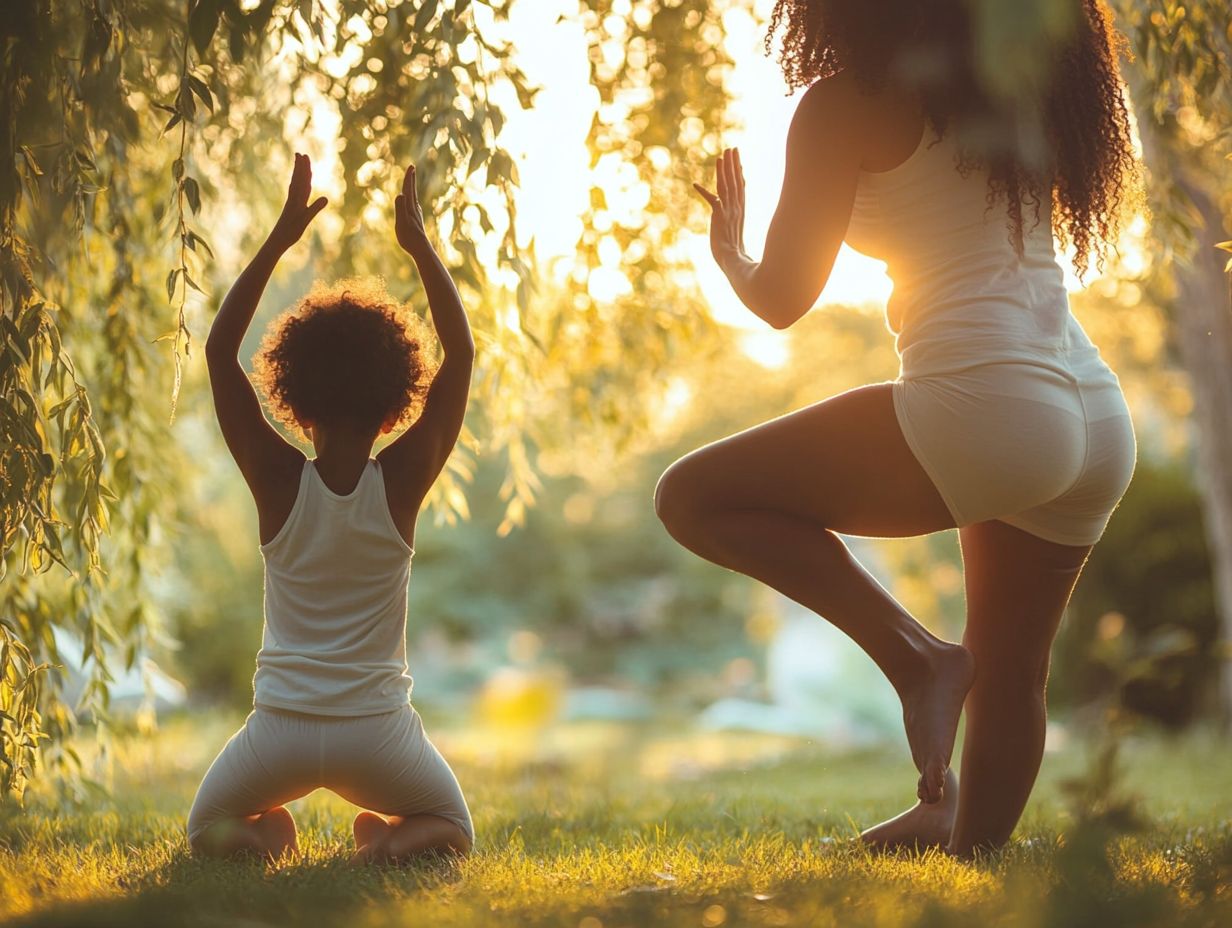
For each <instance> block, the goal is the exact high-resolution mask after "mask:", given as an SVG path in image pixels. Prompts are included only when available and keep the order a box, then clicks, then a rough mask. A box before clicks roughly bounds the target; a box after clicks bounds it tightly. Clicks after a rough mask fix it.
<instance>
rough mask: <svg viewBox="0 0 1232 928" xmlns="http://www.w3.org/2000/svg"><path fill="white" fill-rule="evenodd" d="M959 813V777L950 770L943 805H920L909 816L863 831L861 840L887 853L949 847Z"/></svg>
mask: <svg viewBox="0 0 1232 928" xmlns="http://www.w3.org/2000/svg"><path fill="white" fill-rule="evenodd" d="M957 812H958V777H956V776H954V771H952V770H947V771H946V772H945V782H944V788H943V790H942V796H941V801H940V802H934V803H925V802H917V803H916V804H915V805H914V806H912V807H911V808H910V809H908V810H907V811H906V812H903V813H901V814H899V815H896V816H895V817H894V818H892V819H889V820H887V821H884V822H882V823H881V824H880V825H874V826H873V827H872V828H869V829H866V830H865V831H862V832H861V833H860V838H861V839H862V840H863V841H864V843H865V844H868V845H871V846H873V847H875V848H878V849H879V850H887V851H889V850H894V849H895V848H900V847H914V848H917V849H919V850H924V849H925V848H929V847H945V846H946V845H947V844H949V843H950V832H951V831H952V830H953V828H954V816H955V814H956V813H957Z"/></svg>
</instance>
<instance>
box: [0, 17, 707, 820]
mask: <svg viewBox="0 0 1232 928" xmlns="http://www.w3.org/2000/svg"><path fill="white" fill-rule="evenodd" d="M513 2H514V0H474V2H471V0H454V2H439V0H72V2H69V0H32V2H29V3H23V4H15V5H10V6H9V7H7V8H6V10H5V15H4V18H3V25H0V53H2V58H0V151H2V153H3V154H2V156H0V544H2V547H0V571H2V572H3V587H2V589H0V747H2V752H0V762H2V764H3V771H2V772H0V787H2V788H3V791H4V792H5V794H9V795H11V794H14V793H16V794H20V791H21V789H22V787H23V786H24V784H25V783H26V781H27V780H28V778H29V777H30V776H31V775H32V773H33V772H34V771H35V770H36V769H38V763H37V759H38V757H39V756H40V754H41V756H42V757H43V759H44V760H45V761H49V762H51V763H53V764H55V763H62V762H65V761H71V759H72V758H71V757H70V755H69V754H67V753H66V751H68V748H67V747H66V743H65V741H64V739H63V736H64V735H65V734H66V733H68V732H69V731H70V730H71V728H72V726H73V725H74V723H75V720H76V719H77V718H78V717H80V716H82V715H83V713H84V714H85V715H86V716H89V717H93V718H95V719H97V720H99V721H101V722H104V723H105V722H106V720H107V697H108V684H109V682H110V680H111V678H112V673H113V671H114V668H115V666H116V665H117V663H121V664H125V665H127V666H130V667H131V666H132V665H134V664H135V663H136V662H137V661H140V660H141V659H142V658H143V656H144V655H145V654H146V653H147V652H148V650H149V648H150V646H151V642H152V639H153V638H154V637H155V636H157V635H158V634H160V619H159V616H157V615H156V614H154V611H153V607H152V606H151V603H152V602H154V601H155V599H154V598H153V597H151V596H150V595H149V594H150V589H149V584H150V582H151V577H152V576H154V575H156V573H157V566H158V561H159V559H165V558H167V557H170V556H171V551H170V550H169V548H170V547H171V546H170V545H168V544H167V542H166V536H167V526H168V525H169V524H170V523H173V522H175V521H176V520H180V519H182V520H183V521H186V522H190V520H191V512H190V511H189V510H190V507H189V506H186V505H185V503H184V493H183V491H184V489H185V487H186V485H187V481H188V478H189V477H190V476H191V474H192V469H193V467H194V466H196V465H195V464H194V462H193V461H191V460H189V459H188V456H187V455H186V454H185V453H184V452H183V451H182V450H179V445H178V442H177V437H176V435H175V426H174V424H173V420H174V416H175V411H176V409H177V405H178V408H179V409H180V410H181V411H182V410H184V409H185V408H186V407H187V406H189V405H190V404H195V403H197V401H198V400H199V399H200V397H199V395H197V393H196V392H195V391H199V390H200V376H199V374H197V375H194V371H195V370H196V368H195V365H196V364H197V356H196V354H194V352H193V345H194V338H195V337H199V335H200V329H201V327H202V325H203V323H204V321H205V319H206V318H207V315H208V310H209V308H210V307H211V306H212V305H213V304H214V303H215V302H216V300H217V299H218V296H219V293H220V291H221V289H222V288H224V287H225V286H226V278H227V271H228V270H233V268H227V267H219V266H218V262H216V260H215V259H214V252H215V251H218V252H219V254H220V255H223V254H229V255H230V256H231V257H232V258H234V257H235V256H236V255H239V254H241V253H242V251H243V249H244V248H245V247H247V246H250V245H252V244H253V243H254V242H255V241H256V240H257V239H258V238H259V237H260V235H261V232H262V230H263V229H264V228H265V227H266V226H267V225H268V223H269V221H270V220H271V218H272V216H273V214H274V212H275V211H276V210H277V207H278V203H279V198H280V196H281V193H282V188H283V186H284V183H283V179H284V178H283V175H284V174H285V173H286V172H285V170H284V168H285V166H286V165H287V164H288V163H289V152H290V151H291V150H292V145H293V144H294V143H296V142H297V141H298V140H299V139H300V138H302V135H303V134H304V133H305V132H306V131H308V130H309V129H310V125H309V123H310V121H312V120H316V121H320V120H334V121H336V122H337V123H338V124H339V125H340V126H341V129H340V133H339V134H340V137H339V138H338V139H337V141H336V143H335V144H336V151H337V163H338V172H337V173H338V174H339V175H340V176H337V177H335V178H333V180H334V182H335V184H336V189H340V191H341V192H340V194H339V193H334V195H333V197H332V201H331V206H330V213H331V215H332V217H333V219H332V223H333V225H332V227H331V226H330V224H329V223H328V222H327V223H323V224H322V227H323V228H324V229H325V230H326V231H325V232H324V233H322V234H321V235H320V237H319V238H317V239H316V240H314V242H313V243H312V246H311V248H312V251H313V254H314V257H315V258H316V259H317V262H318V263H319V264H320V265H321V266H322V267H326V266H327V267H328V268H329V270H328V273H331V274H338V275H342V274H349V273H370V272H378V273H382V274H384V275H386V276H389V277H393V278H395V281H394V282H393V283H395V284H396V282H397V281H398V280H401V282H402V283H404V284H407V285H408V286H405V287H403V288H402V292H410V290H411V288H410V287H409V270H408V269H407V268H406V265H405V262H401V261H397V260H396V259H395V251H394V249H393V247H392V241H391V237H390V236H388V235H387V234H385V232H386V230H385V229H384V225H383V219H382V215H383V212H386V210H385V207H386V206H387V204H388V198H389V189H390V185H389V179H390V177H391V176H394V175H395V172H396V169H397V168H399V167H400V166H402V165H404V164H405V163H406V162H408V161H414V162H415V163H417V164H418V166H419V172H418V173H419V176H420V179H421V185H422V187H423V194H424V195H423V199H424V202H425V203H430V204H432V209H433V211H434V212H435V217H434V218H435V222H434V226H435V228H436V229H437V230H438V235H439V238H440V246H441V248H442V250H443V252H444V254H445V256H446V258H447V260H448V262H449V263H450V265H451V269H452V270H453V272H454V275H455V277H456V279H457V280H458V281H459V284H460V286H461V287H462V289H463V290H464V292H465V294H466V295H467V296H468V302H469V304H470V306H471V307H472V308H473V317H474V323H475V329H476V333H477V336H478V339H479V342H480V347H481V351H482V352H483V365H482V371H481V373H480V375H479V376H478V377H477V380H476V385H475V402H474V404H473V409H474V417H473V418H472V426H473V433H474V434H472V435H471V436H470V437H469V438H468V441H467V442H466V443H465V444H466V446H467V447H469V449H470V453H472V454H473V453H474V451H475V449H476V448H477V447H479V443H480V440H482V447H483V451H484V453H485V454H493V455H504V460H505V461H506V463H507V467H508V473H509V479H508V481H507V486H506V496H507V498H508V503H509V506H510V524H512V523H513V522H515V521H516V520H517V518H518V517H519V515H520V512H521V510H522V509H524V508H525V506H526V505H528V504H529V502H530V501H531V499H532V498H533V492H534V486H535V477H534V473H535V466H536V454H537V450H538V448H540V447H542V446H548V445H552V444H555V445H556V446H558V447H567V446H568V444H569V435H570V430H569V428H568V427H567V426H562V421H564V419H565V418H566V417H568V416H571V415H573V414H575V413H577V412H578V411H579V410H581V411H586V410H591V409H595V408H599V409H601V412H600V413H599V414H598V415H596V416H593V417H592V421H590V422H589V423H587V424H589V425H590V426H594V427H595V428H596V429H598V430H600V431H602V430H607V431H608V432H610V433H611V434H613V435H616V436H620V435H624V436H627V435H628V434H630V433H631V432H632V430H633V428H634V427H635V425H636V418H637V415H636V408H637V406H636V404H634V403H629V402H625V403H623V404H622V403H619V402H616V401H615V400H614V399H613V397H614V396H615V395H616V394H617V393H619V394H621V395H622V396H625V397H628V396H629V391H630V389H632V388H636V387H638V386H641V385H645V383H646V381H645V378H647V377H653V376H654V371H655V370H656V364H655V361H656V359H657V360H659V361H662V360H664V359H666V357H667V356H668V354H669V353H670V349H671V345H672V344H674V343H675V342H676V341H678V340H679V338H680V336H681V335H682V334H685V335H688V334H690V333H696V331H697V328H698V322H697V319H698V318H699V317H700V314H699V312H698V310H699V306H698V303H697V300H696V297H695V296H692V297H689V298H688V299H675V298H676V297H679V296H680V295H681V294H687V292H688V290H689V287H688V285H687V283H685V282H683V281H682V280H681V277H680V274H679V269H680V266H681V260H680V259H679V258H677V257H672V254H671V246H672V244H673V241H674V235H675V230H676V229H678V228H679V227H680V225H681V224H682V219H683V217H684V215H685V210H686V209H687V208H686V207H684V206H682V205H681V204H682V203H683V202H684V200H685V197H686V196H687V185H686V184H685V183H684V177H685V175H686V174H687V173H688V171H689V170H691V169H696V168H698V167H699V166H700V164H701V161H702V159H703V157H704V152H703V149H704V146H703V145H702V144H701V143H702V142H704V141H707V140H709V142H710V145H711V147H713V139H714V135H713V133H714V130H715V129H716V128H718V127H720V126H721V110H722V105H723V103H724V99H725V98H724V95H723V92H722V87H721V74H720V70H721V68H722V66H723V65H724V64H725V60H724V59H723V58H722V57H721V55H720V53H719V52H717V51H716V50H715V49H716V48H717V47H719V45H720V41H719V40H720V39H721V22H720V21H719V19H718V17H717V14H716V13H715V12H714V11H712V10H711V9H710V8H709V5H708V4H706V3H703V2H700V0H676V2H671V0H661V2H660V0H654V2H637V3H627V2H626V3H603V2H591V0H586V2H584V3H580V4H579V8H578V15H579V16H582V17H583V19H584V22H585V25H586V35H587V41H588V43H589V45H590V46H591V47H592V49H593V50H595V52H596V56H595V58H594V60H595V61H596V64H595V66H594V68H593V69H592V79H593V83H594V86H595V87H596V88H597V89H598V92H599V93H600V95H601V96H602V98H603V99H604V100H605V101H608V102H612V101H618V100H619V101H624V100H625V99H626V98H627V97H632V96H633V93H632V91H633V90H635V89H636V88H638V87H641V88H643V89H644V88H646V87H648V86H653V90H652V92H651V94H650V97H649V99H647V98H646V97H645V95H644V94H642V95H640V96H637V101H636V102H633V103H628V104H627V105H625V104H624V102H622V103H621V105H624V106H625V108H624V110H623V112H624V113H625V114H626V115H628V116H630V117H631V118H630V119H628V120H625V119H615V118H613V117H612V112H611V111H608V110H604V111H603V113H602V114H601V115H600V116H599V117H597V118H596V122H595V126H594V129H593V131H592V136H591V139H590V142H591V148H592V151H593V152H595V157H596V158H601V157H603V156H604V155H605V154H611V153H615V154H616V155H618V156H620V157H627V158H630V159H637V160H636V163H637V165H638V166H637V168H636V171H637V173H638V176H639V178H640V179H641V180H642V181H643V182H644V183H646V184H647V186H648V187H650V188H651V189H653V191H654V194H655V200H656V202H655V203H654V204H652V205H651V206H650V208H649V210H648V214H647V218H646V219H645V223H644V224H637V223H635V224H632V225H629V226H621V225H620V224H619V223H617V224H616V226H617V227H616V229H615V231H613V229H614V226H613V223H612V221H611V219H610V218H609V217H607V216H605V215H604V214H603V209H602V205H601V203H600V202H599V199H598V195H596V198H595V200H594V203H595V205H594V208H593V209H592V210H591V211H590V212H589V213H588V214H587V215H586V216H585V217H584V223H583V229H584V231H583V234H582V240H581V241H580V242H579V252H578V266H579V268H580V270H579V271H578V272H577V273H576V274H574V275H573V276H572V277H571V279H572V280H573V282H574V283H573V285H572V286H571V288H569V290H568V292H565V293H561V294H548V295H547V296H544V294H542V293H536V291H535V285H534V278H535V270H536V268H535V266H534V255H533V252H532V250H531V249H530V247H529V246H528V245H526V244H525V243H524V242H525V238H524V237H522V236H519V233H518V228H517V223H516V219H517V213H516V187H517V167H516V164H515V161H514V159H513V157H512V156H511V155H510V153H509V152H508V151H507V150H506V149H505V148H504V147H503V146H502V144H501V130H502V128H503V126H504V123H505V118H506V114H505V113H504V112H503V111H502V109H501V107H500V106H499V105H496V104H495V103H493V102H492V99H493V96H495V95H497V88H503V89H504V90H506V91H508V90H509V89H512V91H513V99H516V100H517V105H519V106H522V107H530V106H533V104H534V88H533V87H531V86H529V84H528V82H527V80H526V78H525V75H524V74H523V72H522V70H521V69H520V68H519V66H518V63H517V57H516V52H515V50H514V49H512V48H510V47H509V45H508V43H507V42H506V41H504V40H502V39H501V38H499V36H500V35H501V34H502V33H501V29H500V22H499V21H500V20H501V19H502V18H504V17H506V16H507V15H508V12H509V9H510V7H511V4H512V3H513ZM526 2H529V0H526ZM620 20H623V21H624V22H625V23H626V24H627V25H628V29H629V33H630V36H631V38H630V41H629V42H627V43H626V45H625V52H626V54H625V55H624V56H623V57H622V58H621V59H620V60H619V61H610V62H609V64H607V65H603V64H601V63H600V59H601V58H602V57H603V54H604V51H603V50H604V49H605V48H608V49H610V46H611V39H612V36H611V35H610V33H611V32H612V31H613V30H614V29H616V28H617V27H616V23H617V22H618V21H620ZM716 29H718V30H719V33H718V34H717V35H716V34H715V30H716ZM699 30H700V31H699ZM580 51H582V52H583V53H584V52H585V50H580ZM609 58H610V56H609ZM694 59H697V60H699V61H702V62H704V63H705V67H703V68H702V69H701V70H700V71H699V72H698V73H699V74H700V75H701V77H700V78H699V80H700V83H697V84H696V86H693V85H690V86H689V92H696V93H697V97H696V98H695V99H693V100H685V99H683V98H679V99H678V98H677V96H673V95H672V94H673V93H674V92H669V91H668V90H667V89H666V88H667V86H668V84H669V83H670V81H669V80H662V81H660V80H659V79H660V78H666V77H667V76H668V75H672V74H678V73H681V72H682V71H683V70H684V69H685V68H686V66H688V67H692V66H694V64H695V61H694ZM506 96H508V94H506ZM682 144H683V145H684V149H685V150H686V151H687V155H686V156H685V157H684V158H683V159H679V158H676V157H665V156H666V155H667V154H668V153H669V152H673V150H674V149H675V150H676V152H678V151H679V150H680V146H681V145H682ZM642 153H649V154H650V155H651V156H650V157H648V158H639V157H638V156H639V155H640V154H642ZM664 217H666V218H664ZM605 238H614V240H615V241H616V247H617V249H618V254H617V255H616V257H615V258H614V259H613V258H611V256H610V254H609V252H610V247H611V246H606V245H603V241H604V240H605ZM635 241H643V242H644V244H642V245H641V247H640V250H638V249H637V248H635V247H634V243H635ZM222 246H225V247H222ZM601 249H604V254H605V257H604V258H603V260H604V261H605V262H606V266H608V267H609V268H610V269H611V270H612V271H613V272H614V273H615V274H617V275H620V276H623V277H624V279H625V280H626V284H627V286H626V287H625V288H624V289H623V292H624V293H625V294H626V297H625V298H623V301H622V299H621V297H620V293H615V294H613V293H607V294H603V293H598V292H596V291H595V289H593V288H590V287H588V286H587V280H588V277H589V276H590V273H591V271H592V270H593V269H594V268H595V267H596V264H595V262H597V261H599V257H600V250H601ZM633 287H638V288H642V289H643V291H644V292H643V293H642V294H641V297H640V298H639V299H637V300H632V299H629V298H627V294H628V293H630V292H631V290H632V288H633ZM617 289H618V290H620V289H621V288H617ZM655 305H658V306H659V307H661V308H660V309H656V310H648V309H644V308H643V307H647V306H655ZM630 351H631V352H634V353H636V354H638V355H641V356H644V357H646V358H647V359H649V364H648V367H647V368H646V372H643V373H638V374H631V373H630V372H631V371H632V370H633V369H634V368H636V365H630V364H628V363H627V359H626V355H625V353H626V352H630ZM535 399H538V400H541V401H540V402H534V401H533V400H535ZM476 435H477V436H478V438H476ZM466 455H467V451H466V449H465V448H464V449H463V451H462V453H460V454H459V455H457V456H455V459H454V461H453V462H451V467H450V469H449V471H448V473H447V475H446V479H445V480H444V481H443V482H442V483H441V485H440V488H439V492H438V494H437V497H436V504H437V506H438V508H439V509H440V511H442V512H446V513H450V512H452V513H459V512H462V513H464V512H465V495H464V483H465V478H466V475H467V472H468V461H467V457H466ZM65 632H68V633H71V634H72V635H73V636H75V637H76V638H77V639H79V640H80V642H81V644H82V648H83V650H84V660H83V667H82V671H83V673H84V674H85V675H86V678H87V684H86V686H85V689H84V692H83V693H82V694H81V697H80V700H79V701H78V702H77V703H76V704H74V705H69V704H68V702H67V701H66V700H65V698H64V683H65V678H64V674H63V673H62V668H63V664H64V660H65V659H64V657H63V655H62V654H61V653H60V643H61V642H62V641H63V640H64V638H63V633H65Z"/></svg>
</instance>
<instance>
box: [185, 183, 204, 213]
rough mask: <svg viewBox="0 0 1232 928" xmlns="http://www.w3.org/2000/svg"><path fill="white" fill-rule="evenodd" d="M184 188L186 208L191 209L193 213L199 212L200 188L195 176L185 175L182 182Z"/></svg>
mask: <svg viewBox="0 0 1232 928" xmlns="http://www.w3.org/2000/svg"><path fill="white" fill-rule="evenodd" d="M182 186H183V188H184V196H185V198H186V199H187V200H188V208H189V209H191V210H192V211H193V215H194V216H195V215H197V213H199V212H201V188H200V186H198V184H197V179H196V178H195V177H185V178H184V180H183V184H182Z"/></svg>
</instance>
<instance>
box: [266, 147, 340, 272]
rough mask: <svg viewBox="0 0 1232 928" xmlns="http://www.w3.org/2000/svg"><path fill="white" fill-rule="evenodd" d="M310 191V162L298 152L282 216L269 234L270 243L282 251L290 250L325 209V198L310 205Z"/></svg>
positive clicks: (318, 198) (318, 199) (320, 198)
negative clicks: (278, 246) (279, 247)
mask: <svg viewBox="0 0 1232 928" xmlns="http://www.w3.org/2000/svg"><path fill="white" fill-rule="evenodd" d="M311 191H312V162H311V161H309V160H308V156H307V155H301V154H299V153H298V152H297V153H296V155H295V170H294V171H292V172H291V184H290V186H289V187H288V188H287V202H286V204H285V205H284V206H283V207H282V215H281V216H279V217H278V221H277V222H276V223H274V231H272V232H271V233H270V236H269V237H270V241H272V242H274V243H275V244H277V245H280V246H281V247H282V248H283V249H284V250H285V249H287V248H290V247H291V246H292V245H294V244H295V243H296V242H298V241H299V240H300V238H301V237H302V236H303V234H304V230H305V229H307V228H308V224H309V223H310V222H312V220H313V219H314V218H316V215H317V213H319V212H320V211H321V210H323V209H325V204H326V202H327V201H326V199H325V197H317V198H316V199H315V200H313V201H312V203H311V204H310V203H309V202H308V194H309V193H310V192H311Z"/></svg>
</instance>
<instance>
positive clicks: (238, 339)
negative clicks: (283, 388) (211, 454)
mask: <svg viewBox="0 0 1232 928" xmlns="http://www.w3.org/2000/svg"><path fill="white" fill-rule="evenodd" d="M311 189H312V165H311V163H310V162H309V160H308V156H307V155H300V154H297V155H296V156H295V169H294V171H293V172H292V174H291V184H290V187H289V188H288V190H287V202H286V205H284V206H283V208H282V215H281V216H279V217H278V222H277V223H275V225H274V228H273V231H271V232H270V234H269V237H268V238H267V239H266V240H265V243H264V244H263V245H262V246H261V248H260V250H258V251H257V254H256V256H255V257H254V258H253V259H252V261H251V262H250V263H249V265H248V267H246V268H244V271H243V273H242V274H240V276H239V277H238V278H237V279H236V281H235V283H234V284H232V286H231V289H230V291H228V293H227V296H226V299H224V300H223V301H222V306H221V307H220V308H219V310H218V316H217V317H216V318H215V319H214V324H213V325H212V326H211V327H210V334H209V338H208V339H206V342H205V358H206V364H207V366H208V367H209V371H210V387H211V389H212V390H213V393H214V412H215V414H216V415H217V416H218V424H219V426H220V427H221V428H222V435H223V438H224V439H225V440H226V442H227V449H228V450H229V451H230V452H231V456H232V457H233V458H235V463H236V464H238V465H239V468H240V472H241V473H242V474H243V475H244V479H245V480H246V481H247V483H248V486H249V488H250V489H251V490H252V493H253V496H254V497H256V499H257V508H258V509H259V510H260V509H262V500H263V498H266V497H267V493H268V490H269V489H270V488H271V485H272V484H276V483H281V482H285V481H283V480H282V478H283V477H285V475H286V473H287V466H288V465H291V466H294V465H299V464H302V462H303V455H302V454H300V452H299V451H297V450H296V449H295V448H293V447H292V446H291V445H289V444H288V443H287V442H286V441H284V440H283V439H282V436H280V435H279V434H278V433H277V432H276V431H275V430H274V428H273V426H271V425H270V424H269V421H268V420H267V419H266V418H265V414H264V412H263V411H262V409H261V401H260V400H259V399H257V394H256V392H255V391H254V390H253V388H252V383H251V381H249V379H248V375H247V374H245V373H244V369H243V367H241V366H240V362H239V358H238V354H239V350H240V344H241V343H242V342H243V340H244V333H245V332H247V331H248V326H249V324H251V322H252V317H253V314H254V313H255V312H256V311H257V304H258V303H259V302H260V300H261V294H262V293H264V292H265V285H266V284H267V283H269V279H270V275H271V274H273V273H274V267H275V266H276V265H277V264H278V260H279V259H280V258H281V257H282V256H283V254H284V253H286V251H287V250H288V249H290V248H291V246H292V245H294V244H295V243H296V242H298V241H299V240H300V237H301V236H302V235H303V234H304V230H305V229H307V228H308V224H309V223H310V222H312V220H313V218H314V217H315V216H316V214H317V213H319V212H320V211H321V210H322V209H324V208H325V198H324V197H319V198H317V199H316V200H315V201H313V202H312V203H311V204H310V203H309V202H308V194H309V192H310V191H311Z"/></svg>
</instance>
